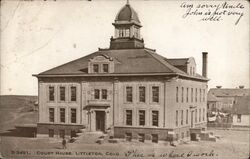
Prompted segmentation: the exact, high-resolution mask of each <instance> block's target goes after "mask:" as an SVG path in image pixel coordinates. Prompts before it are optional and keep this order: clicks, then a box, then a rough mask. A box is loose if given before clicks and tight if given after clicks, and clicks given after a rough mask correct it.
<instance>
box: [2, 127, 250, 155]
mask: <svg viewBox="0 0 250 159" xmlns="http://www.w3.org/2000/svg"><path fill="white" fill-rule="evenodd" d="M210 131H212V132H214V134H215V135H218V136H220V137H221V138H220V139H218V140H217V142H207V141H200V142H189V143H186V144H179V145H177V146H176V147H173V146H170V145H166V144H162V143H159V144H152V143H138V142H120V143H117V144H111V143H104V144H101V145H100V144H82V143H68V144H67V149H62V145H61V139H48V138H46V139H41V138H24V137H7V136H5V137H1V147H0V148H1V153H2V156H4V157H6V158H41V159H42V158H46V159H49V158H102V159H103V158H161V159H167V158H178V159H183V158H189V159H198V158H202V159H247V158H249V131H239V130H237V131H236V130H210Z"/></svg>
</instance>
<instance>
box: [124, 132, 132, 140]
mask: <svg viewBox="0 0 250 159" xmlns="http://www.w3.org/2000/svg"><path fill="white" fill-rule="evenodd" d="M125 139H126V141H132V133H126V134H125Z"/></svg>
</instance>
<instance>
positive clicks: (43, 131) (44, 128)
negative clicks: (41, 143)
mask: <svg viewBox="0 0 250 159" xmlns="http://www.w3.org/2000/svg"><path fill="white" fill-rule="evenodd" d="M83 128H84V126H83V125H68V124H47V123H37V136H38V137H49V130H53V131H54V135H53V137H58V138H59V137H60V130H63V131H64V132H65V134H64V136H65V137H70V136H71V135H72V132H73V131H74V132H75V133H77V132H78V131H79V130H80V129H83Z"/></svg>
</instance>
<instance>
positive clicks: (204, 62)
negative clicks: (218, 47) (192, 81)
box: [202, 52, 207, 77]
mask: <svg viewBox="0 0 250 159" xmlns="http://www.w3.org/2000/svg"><path fill="white" fill-rule="evenodd" d="M202 76H203V77H207V52H202Z"/></svg>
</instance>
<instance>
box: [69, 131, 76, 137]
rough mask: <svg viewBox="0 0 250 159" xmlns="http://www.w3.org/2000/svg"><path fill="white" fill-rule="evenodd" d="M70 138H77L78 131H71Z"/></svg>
mask: <svg viewBox="0 0 250 159" xmlns="http://www.w3.org/2000/svg"><path fill="white" fill-rule="evenodd" d="M70 137H71V138H72V137H76V131H75V130H71V132H70Z"/></svg>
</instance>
